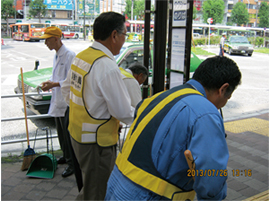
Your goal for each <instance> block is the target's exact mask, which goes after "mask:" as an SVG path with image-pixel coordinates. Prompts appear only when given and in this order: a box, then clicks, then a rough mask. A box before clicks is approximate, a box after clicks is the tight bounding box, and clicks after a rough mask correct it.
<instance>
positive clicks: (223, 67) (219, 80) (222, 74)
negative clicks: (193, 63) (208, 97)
mask: <svg viewBox="0 0 270 202" xmlns="http://www.w3.org/2000/svg"><path fill="white" fill-rule="evenodd" d="M192 78H193V79H195V80H196V81H198V82H200V83H201V84H202V85H203V87H204V88H205V89H207V90H216V89H219V88H220V87H221V86H222V85H223V84H225V83H228V84H229V87H228V88H227V90H226V95H230V94H231V93H232V92H233V91H234V90H235V88H236V87H237V86H238V85H239V84H241V72H240V70H239V68H238V66H237V64H236V63H235V62H234V61H233V60H231V59H229V58H227V57H221V56H215V57H211V58H207V59H206V60H204V61H203V62H202V63H201V64H200V65H199V67H198V68H197V69H196V70H195V72H194V74H193V77H192Z"/></svg>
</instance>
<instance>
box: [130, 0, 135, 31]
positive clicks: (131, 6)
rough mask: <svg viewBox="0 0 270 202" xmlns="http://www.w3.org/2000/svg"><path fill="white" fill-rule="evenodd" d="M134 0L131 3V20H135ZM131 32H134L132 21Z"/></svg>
mask: <svg viewBox="0 0 270 202" xmlns="http://www.w3.org/2000/svg"><path fill="white" fill-rule="evenodd" d="M133 1H134V0H132V3H131V21H133V5H134V2H133ZM130 32H131V33H132V32H133V24H132V23H130Z"/></svg>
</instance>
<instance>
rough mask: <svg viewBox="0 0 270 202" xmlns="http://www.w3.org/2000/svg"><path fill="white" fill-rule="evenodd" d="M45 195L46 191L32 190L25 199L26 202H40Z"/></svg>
mask: <svg viewBox="0 0 270 202" xmlns="http://www.w3.org/2000/svg"><path fill="white" fill-rule="evenodd" d="M46 193H47V192H46V191H37V190H32V191H30V192H29V193H28V194H27V195H26V196H25V197H26V199H27V200H32V201H40V200H41V199H42V198H43V197H44V196H45V194H46Z"/></svg>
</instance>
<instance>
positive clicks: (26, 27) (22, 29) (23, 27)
mask: <svg viewBox="0 0 270 202" xmlns="http://www.w3.org/2000/svg"><path fill="white" fill-rule="evenodd" d="M21 31H22V32H29V26H28V25H22V26H21Z"/></svg>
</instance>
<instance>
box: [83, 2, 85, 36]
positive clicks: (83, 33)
mask: <svg viewBox="0 0 270 202" xmlns="http://www.w3.org/2000/svg"><path fill="white" fill-rule="evenodd" d="M85 1H86V0H83V40H84V41H85V38H86V36H85Z"/></svg>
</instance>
